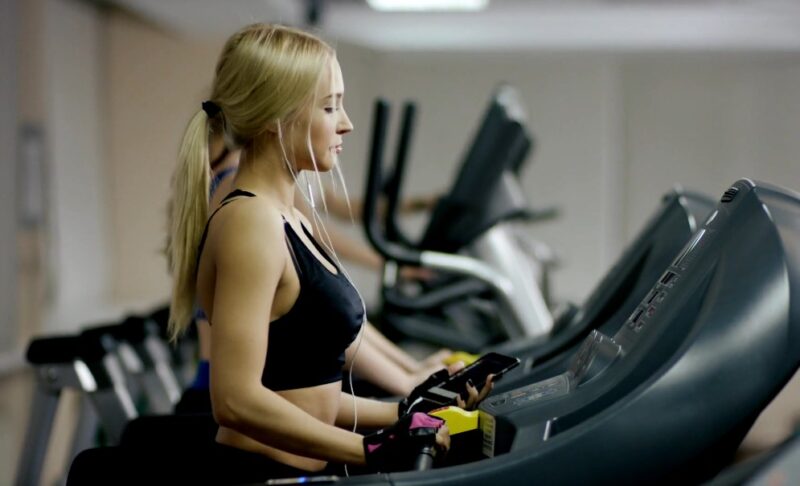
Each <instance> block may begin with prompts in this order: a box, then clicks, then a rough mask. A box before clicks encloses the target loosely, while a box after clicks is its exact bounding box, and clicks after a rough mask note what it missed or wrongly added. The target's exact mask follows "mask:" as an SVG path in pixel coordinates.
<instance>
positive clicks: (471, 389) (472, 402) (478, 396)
mask: <svg viewBox="0 0 800 486" xmlns="http://www.w3.org/2000/svg"><path fill="white" fill-rule="evenodd" d="M493 379H494V375H488V376H487V377H486V384H484V385H483V388H481V390H480V391H478V389H477V388H475V385H474V384H473V383H472V380H468V381H467V400H466V402H465V401H464V400H462V399H461V397H457V398H456V403H457V404H458V406H459V408H463V409H464V410H473V409H475V407H477V406H478V405H479V404H480V403H481V402H482V401H483V399H484V398H486V397H488V396H489V394H490V393H491V392H492V390H493V389H494V381H493Z"/></svg>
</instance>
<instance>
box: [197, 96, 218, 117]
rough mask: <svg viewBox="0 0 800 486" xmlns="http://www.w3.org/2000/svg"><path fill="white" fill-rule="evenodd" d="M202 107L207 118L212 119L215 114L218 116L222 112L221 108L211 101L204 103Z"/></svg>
mask: <svg viewBox="0 0 800 486" xmlns="http://www.w3.org/2000/svg"><path fill="white" fill-rule="evenodd" d="M202 106H203V111H205V112H206V115H208V117H209V118H214V117H215V116H217V114H219V112H220V111H222V108H220V107H219V105H218V104H216V103H214V102H213V101H211V100H207V101H204V102H203V105H202Z"/></svg>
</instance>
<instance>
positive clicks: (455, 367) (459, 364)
mask: <svg viewBox="0 0 800 486" xmlns="http://www.w3.org/2000/svg"><path fill="white" fill-rule="evenodd" d="M465 366H466V365H465V364H464V362H463V361H456V362H455V363H453V364H451V365H450V366H448V367H447V372H448V373H450V374H451V375H453V374H455V373H457V372H459V371H461V370H463V369H464V367H465Z"/></svg>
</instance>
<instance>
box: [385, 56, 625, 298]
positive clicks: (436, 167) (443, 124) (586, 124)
mask: <svg viewBox="0 0 800 486" xmlns="http://www.w3.org/2000/svg"><path fill="white" fill-rule="evenodd" d="M609 66H610V64H609V61H608V60H607V59H604V58H602V57H600V58H589V57H580V56H577V57H576V56H573V57H563V56H533V55H526V54H481V53H470V54H452V53H448V54H436V53H425V54H423V53H402V54H400V53H397V54H392V55H389V56H386V57H385V59H384V60H383V62H382V64H381V66H380V69H381V71H380V72H381V85H382V86H383V90H384V92H386V93H391V95H392V96H393V97H396V98H397V99H402V98H404V97H412V98H414V99H417V100H418V101H419V103H420V111H419V114H418V118H419V123H418V125H417V131H416V137H415V142H414V146H413V148H412V152H411V160H410V170H409V174H408V175H409V178H408V182H407V184H406V187H407V188H408V189H407V190H408V191H414V192H416V193H429V192H432V191H442V190H445V189H447V188H449V185H450V184H451V183H452V181H453V178H454V176H455V171H456V170H457V167H458V164H459V163H460V161H461V158H462V157H463V154H464V151H465V149H466V145H467V143H468V141H470V140H471V139H472V137H473V135H474V132H475V130H476V128H477V123H478V122H479V120H480V117H481V116H482V114H483V111H484V109H485V107H486V104H487V102H488V97H489V95H490V93H491V92H492V89H493V88H494V86H495V85H496V84H497V83H499V82H501V81H507V82H510V83H511V84H513V85H514V86H516V87H517V88H518V89H519V90H520V92H521V95H522V98H523V100H524V101H525V103H526V104H527V109H528V115H529V118H530V120H529V126H530V129H531V131H532V132H533V134H534V135H535V137H536V142H537V146H536V149H535V151H534V152H533V153H532V155H531V158H530V159H529V161H528V166H527V168H526V169H525V172H524V177H523V184H524V188H525V190H526V193H527V195H528V197H529V199H530V201H531V204H532V205H533V206H534V207H545V206H557V207H558V208H559V209H560V211H561V216H560V217H559V218H558V219H557V220H555V221H552V222H547V223H541V224H536V225H534V226H532V227H531V228H530V229H529V230H528V234H529V235H530V238H532V239H537V240H540V241H543V242H545V243H547V244H549V245H551V246H552V247H553V248H555V249H557V251H558V254H559V256H560V257H561V259H562V266H561V267H560V268H559V269H558V270H556V271H555V272H554V274H553V285H554V293H555V295H556V297H557V298H560V299H569V300H575V301H580V300H581V299H582V298H583V297H584V296H585V295H586V293H587V292H588V291H589V290H590V289H591V287H592V285H594V284H595V283H596V282H597V280H598V279H599V278H600V277H601V275H602V272H603V271H604V270H605V269H606V267H607V265H608V264H609V263H610V261H608V258H609V257H611V256H613V255H615V254H616V252H617V251H618V250H617V248H616V246H617V245H618V243H617V242H616V238H615V237H614V236H613V232H612V231H608V230H607V229H608V228H610V227H616V226H617V223H614V222H613V220H614V219H615V218H617V217H618V216H617V213H616V210H615V208H616V206H617V205H618V202H617V200H616V198H615V196H614V195H613V194H612V193H613V191H614V189H613V188H614V187H616V186H615V182H614V181H613V180H612V179H613V177H612V178H609V177H608V174H611V173H615V172H616V171H617V169H616V168H615V167H616V166H617V165H618V164H619V155H618V154H616V155H615V154H614V151H613V150H612V149H613V147H610V146H609V144H610V143H613V140H612V137H616V135H615V134H614V133H613V132H614V131H615V129H614V127H615V126H616V124H617V123H618V121H617V120H616V115H615V111H614V110H615V108H614V106H613V100H614V97H615V96H616V95H615V93H616V87H615V83H616V75H615V72H614V68H613V66H612V67H609Z"/></svg>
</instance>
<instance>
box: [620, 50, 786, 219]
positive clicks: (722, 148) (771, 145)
mask: <svg viewBox="0 0 800 486" xmlns="http://www.w3.org/2000/svg"><path fill="white" fill-rule="evenodd" d="M798 67H800V66H799V65H798V63H797V60H795V59H792V58H786V57H777V58H774V59H769V58H767V59H764V58H754V57H752V56H750V57H737V58H732V59H719V58H699V59H698V58H689V59H662V60H648V61H641V60H639V61H629V62H627V63H626V64H625V67H624V71H623V75H622V76H623V92H624V100H623V103H624V111H625V140H626V173H627V184H626V193H627V195H626V201H627V204H626V208H627V214H626V217H625V224H626V233H627V234H632V232H635V231H636V229H637V228H638V227H639V226H641V224H642V223H643V222H644V220H645V219H646V218H647V216H648V214H650V213H651V212H652V210H653V208H654V207H655V204H656V199H655V196H656V195H657V194H659V193H660V192H663V191H664V189H665V188H667V187H668V186H669V185H671V184H675V183H678V184H682V185H683V186H684V187H687V188H690V189H696V190H700V191H703V192H705V193H707V194H709V195H711V196H713V197H716V196H717V195H719V194H721V193H722V191H723V190H724V189H725V188H726V187H727V186H728V185H729V184H730V183H732V182H733V181H734V180H736V179H738V178H740V177H752V178H756V179H763V180H765V181H768V182H774V183H778V184H782V185H784V186H786V187H790V188H795V189H797V188H798V187H800V179H799V178H798V174H797V170H798V169H796V167H797V166H798V164H797V163H796V162H795V161H796V154H797V148H800V147H798V142H797V137H795V136H793V133H792V131H793V127H797V126H800V109H799V108H800V107H799V106H798V103H800V102H799V101H798V95H797V94H796V86H797V82H798V81H799V80H800V79H799V78H798V77H797V76H798ZM793 83H794V86H793Z"/></svg>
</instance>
